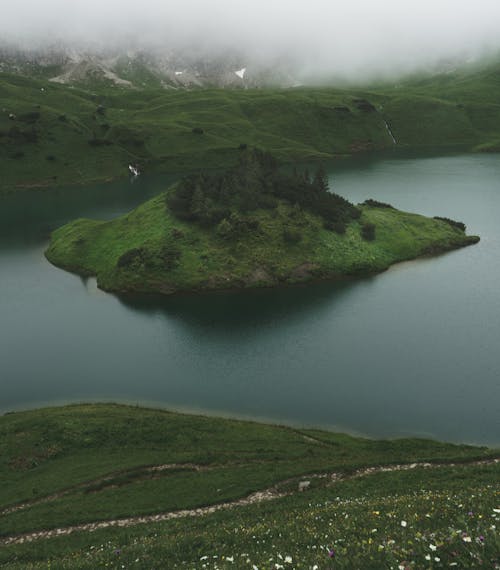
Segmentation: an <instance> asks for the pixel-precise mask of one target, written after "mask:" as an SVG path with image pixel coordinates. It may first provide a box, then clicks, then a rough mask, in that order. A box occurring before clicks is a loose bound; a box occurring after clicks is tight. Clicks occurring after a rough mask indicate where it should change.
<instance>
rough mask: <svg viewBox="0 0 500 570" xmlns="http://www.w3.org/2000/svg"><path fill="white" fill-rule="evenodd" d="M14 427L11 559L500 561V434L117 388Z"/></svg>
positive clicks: (5, 498) (5, 553)
mask: <svg viewBox="0 0 500 570" xmlns="http://www.w3.org/2000/svg"><path fill="white" fill-rule="evenodd" d="M0 435H1V437H0V450H1V453H0V475H1V478H2V482H3V485H2V486H1V488H0V512H1V514H2V516H1V522H0V546H1V548H0V566H2V567H6V568H10V569H12V570H21V569H22V570H27V569H32V570H34V569H42V568H43V569H46V568H57V569H68V570H79V569H80V570H83V569H89V570H90V569H92V570H94V569H95V568H116V569H121V568H133V569H144V570H146V569H147V570H149V569H151V568H169V569H170V568H172V569H174V568H200V569H202V568H205V569H207V568H208V569H212V570H215V569H219V570H227V569H229V568H230V569H233V570H234V569H238V570H239V569H249V570H252V568H259V569H272V570H276V569H284V568H286V569H293V568H307V569H310V568H321V569H330V568H343V569H352V568H367V569H374V570H375V569H377V570H378V569H380V568H390V567H393V568H398V566H401V565H403V566H404V567H405V568H406V567H408V568H444V567H446V568H448V567H450V566H452V567H453V566H455V565H456V566H457V567H459V568H475V567H478V566H484V567H485V568H486V567H488V568H495V567H496V565H498V562H499V558H498V555H499V552H500V542H499V536H498V531H497V530H496V528H498V524H499V519H500V512H499V510H498V509H499V506H500V505H499V504H498V475H499V468H500V464H499V462H498V460H499V458H500V455H499V452H498V450H496V451H495V450H493V449H488V448H485V447H475V446H469V445H453V444H447V443H439V442H435V441H431V440H422V439H398V440H380V441H376V440H368V439H363V438H359V437H352V436H349V435H343V434H339V433H333V432H328V431H320V430H314V429H301V428H293V427H285V426H277V425H266V424H259V423H254V422H249V421H235V420H229V419H220V418H210V417H203V416H191V415H184V414H176V413H172V412H167V411H162V410H152V409H143V408H139V407H131V406H120V405H113V404H87V405H75V406H67V407H62V408H47V409H42V410H32V411H27V412H16V413H9V414H6V415H4V416H1V417H0ZM438 560H439V561H438Z"/></svg>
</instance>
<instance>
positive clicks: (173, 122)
mask: <svg viewBox="0 0 500 570" xmlns="http://www.w3.org/2000/svg"><path fill="white" fill-rule="evenodd" d="M499 93H500V73H499V71H498V65H497V64H495V65H491V66H490V67H487V68H485V69H481V70H477V71H474V72H470V71H469V72H467V73H459V72H457V73H454V74H447V75H443V76H436V77H432V78H427V79H420V80H418V81H416V80H414V81H411V82H406V83H401V84H398V85H391V86H382V87H380V86H379V87H374V88H373V89H351V90H348V89H332V88H300V89H288V90H277V89H274V90H273V89H262V90H216V89H213V90H201V89H200V90H192V91H188V90H180V91H175V90H170V91H165V90H162V89H155V88H147V89H144V90H134V89H127V88H120V87H115V88H113V89H111V88H106V87H103V86H98V85H96V86H95V87H94V88H92V89H88V90H84V89H78V88H74V87H70V86H64V85H58V84H54V83H50V82H48V81H44V80H43V79H32V78H28V77H22V76H17V75H9V74H5V73H2V74H0V170H1V172H2V178H1V180H0V191H7V190H16V189H18V190H19V189H23V188H29V187H40V186H42V187H43V186H49V185H57V184H79V183H86V182H90V181H92V180H106V179H109V178H115V177H120V176H126V175H127V165H128V164H129V163H130V162H134V163H139V164H140V165H141V166H142V167H143V168H144V169H146V170H148V169H149V170H154V169H161V170H164V171H169V172H185V171H188V170H193V169H197V168H204V167H207V166H211V167H213V166H216V167H223V166H226V165H227V164H229V163H231V162H232V161H234V158H235V155H236V154H237V152H238V150H237V149H238V147H239V146H240V145H241V144H247V145H249V146H250V145H252V146H259V147H261V148H264V149H267V150H269V151H271V152H273V154H275V155H276V156H277V157H279V158H281V159H283V160H285V161H288V162H292V161H296V160H301V161H305V160H310V159H327V158H332V157H336V156H340V155H345V154H350V153H353V152H360V151H366V150H376V149H385V148H392V147H394V146H398V147H411V148H415V147H419V146H429V147H436V148H439V147H449V146H450V145H459V146H461V147H462V148H464V149H468V150H474V149H479V150H480V149H483V150H487V149H489V150H495V149H498V148H499V147H500V95H499ZM389 129H390V130H389ZM391 133H392V134H391ZM393 136H394V138H395V141H396V143H395V142H394V140H393Z"/></svg>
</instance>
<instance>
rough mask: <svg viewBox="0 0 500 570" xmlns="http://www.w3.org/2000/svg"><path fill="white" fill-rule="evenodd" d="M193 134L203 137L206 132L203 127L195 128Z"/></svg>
mask: <svg viewBox="0 0 500 570" xmlns="http://www.w3.org/2000/svg"><path fill="white" fill-rule="evenodd" d="M191 132H192V133H193V134H195V135H202V134H203V133H204V132H205V131H204V130H203V129H202V128H201V127H194V129H193V130H192V131H191Z"/></svg>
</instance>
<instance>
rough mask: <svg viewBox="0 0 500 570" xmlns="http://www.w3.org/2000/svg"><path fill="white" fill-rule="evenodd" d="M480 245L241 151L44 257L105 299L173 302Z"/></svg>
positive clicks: (79, 232) (446, 227)
mask: <svg viewBox="0 0 500 570" xmlns="http://www.w3.org/2000/svg"><path fill="white" fill-rule="evenodd" d="M478 241H479V237H477V236H468V235H466V233H465V225H464V224H463V223H461V222H455V221H453V220H450V219H448V218H444V217H439V218H438V217H436V218H428V217H424V216H421V215H417V214H413V213H407V212H402V211H399V210H397V209H395V208H393V207H392V206H391V205H389V204H385V203H382V202H378V201H376V200H367V201H365V202H364V203H363V204H360V205H357V206H355V205H353V204H351V203H350V202H349V201H347V200H346V199H344V198H342V197H341V196H339V195H337V194H335V193H334V192H332V191H331V190H330V189H329V186H328V179H327V176H326V173H325V171H324V169H323V168H322V167H321V166H320V167H319V168H317V169H316V170H315V172H314V173H313V174H312V175H311V174H310V173H309V172H308V171H307V170H303V171H297V169H293V170H291V169H283V168H280V167H279V165H278V163H277V161H276V160H275V158H274V157H273V156H272V155H270V154H269V153H267V152H264V151H261V150H259V149H254V148H246V147H244V148H241V149H240V154H239V160H238V163H237V164H236V166H234V167H232V168H230V169H229V170H226V171H224V172H217V173H207V172H201V173H198V174H192V175H190V176H187V177H185V178H184V179H182V180H181V181H180V182H178V183H177V184H175V185H174V186H172V187H171V188H170V189H168V190H167V191H166V192H165V193H162V194H160V195H158V196H156V197H155V198H153V199H151V200H149V201H147V202H145V203H144V204H142V205H141V206H139V207H138V208H136V209H135V210H133V211H132V212H130V213H128V214H126V215H124V216H122V217H120V218H117V219H114V220H112V221H93V220H88V219H78V220H75V221H73V222H71V223H69V224H66V225H65V226H63V227H61V228H59V229H57V230H56V231H54V232H53V233H52V236H51V241H50V244H49V248H48V249H47V251H46V257H47V259H48V260H49V261H50V262H51V263H53V264H54V265H56V266H58V267H61V268H63V269H66V270H69V271H72V272H75V273H78V274H80V275H82V276H87V277H90V276H95V277H96V278H97V284H98V286H99V287H100V288H101V289H104V290H107V291H113V292H117V293H132V292H137V293H162V294H172V293H176V292H181V291H206V290H220V289H235V288H249V287H271V286H277V285H280V284H292V283H298V282H304V281H309V280H320V279H338V278H343V277H351V276H363V275H369V274H375V273H378V272H381V271H384V270H386V269H387V268H388V267H389V266H391V265H392V264H394V263H397V262H400V261H405V260H411V259H415V258H417V257H420V256H424V255H431V254H437V253H442V252H446V251H449V250H453V249H456V248H460V247H463V246H467V245H471V244H475V243H477V242H478Z"/></svg>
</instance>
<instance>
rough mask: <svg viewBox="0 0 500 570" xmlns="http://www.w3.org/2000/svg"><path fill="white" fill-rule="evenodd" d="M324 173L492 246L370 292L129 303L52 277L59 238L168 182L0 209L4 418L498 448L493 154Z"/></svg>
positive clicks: (390, 277)
mask: <svg viewBox="0 0 500 570" xmlns="http://www.w3.org/2000/svg"><path fill="white" fill-rule="evenodd" d="M330 174H331V186H332V188H333V189H334V190H335V191H336V192H338V193H340V194H342V195H344V196H346V197H347V198H349V199H350V200H352V201H355V202H359V201H362V200H364V199H365V198H368V197H373V198H376V199H378V200H382V201H385V202H390V203H392V204H393V205H395V206H396V207H398V208H401V209H405V210H409V211H415V212H420V213H423V214H427V215H444V216H448V217H451V218H454V219H458V220H462V221H464V222H465V223H466V224H467V227H468V231H469V232H471V233H476V234H479V235H480V236H481V242H480V244H479V245H477V246H474V247H469V248H466V249H463V250H459V251H456V252H453V253H450V254H447V255H444V256H440V257H437V258H433V259H426V260H419V261H416V262H411V263H405V264H401V265H398V266H396V267H394V268H392V269H391V270H389V271H387V272H386V273H384V274H381V275H378V276H376V277H373V278H369V279H363V280H360V281H353V282H344V283H322V284H319V285H310V286H300V287H294V288H286V289H279V290H261V291H252V292H240V293H217V294H208V295H202V296H193V295H185V296H177V297H173V298H166V299H156V298H148V299H134V300H133V301H130V300H127V301H126V302H125V301H123V300H120V299H118V298H117V297H115V296H113V295H110V294H106V293H103V292H101V291H99V290H97V288H96V286H95V282H94V280H88V281H85V280H82V279H80V278H79V277H78V276H75V275H71V274H69V273H66V272H64V271H61V270H59V269H56V268H54V267H52V266H51V265H50V264H49V263H48V262H47V261H46V260H45V258H44V256H43V251H44V249H45V248H46V245H47V236H48V232H49V231H50V230H51V229H53V228H55V227H57V226H58V225H61V224H62V223H64V222H66V221H68V220H71V219H73V218H75V217H81V216H88V217H95V218H99V219H108V218H110V217H112V216H116V215H119V214H121V213H123V212H125V211H127V210H130V209H131V208H132V207H134V205H136V204H138V203H139V202H141V201H143V200H144V199H145V198H147V197H149V196H151V195H154V194H155V193H158V192H160V191H161V190H162V189H164V188H165V187H166V185H167V184H168V182H169V181H168V179H166V178H165V177H163V178H143V179H141V180H138V181H137V182H136V183H134V184H130V182H129V181H124V182H120V183H116V184H115V183H114V184H108V185H102V186H92V187H86V188H78V189H67V190H49V191H44V192H30V193H26V194H22V195H17V196H16V195H11V196H4V197H0V272H1V278H0V411H7V410H13V409H22V408H28V407H36V406H41V405H46V404H54V403H64V402H81V401H94V400H112V401H119V402H133V403H139V404H148V405H154V406H158V407H168V408H171V409H176V410H187V411H204V412H208V413H213V414H221V415H228V416H233V417H251V418H261V419H268V420H272V421H275V422H283V423H292V424H296V425H307V426H322V427H329V428H334V429H338V430H343V431H349V432H352V433H360V434H365V435H369V436H407V435H417V436H424V437H434V438H439V439H443V440H449V441H458V442H472V443H483V444H491V445H495V444H497V445H498V444H500V156H493V155H492V156H487V155H485V156H482V155H481V156H468V155H465V156H446V157H440V158H396V157H392V158H385V159H383V158H379V159H364V160H362V161H359V160H358V161H356V162H355V161H350V162H345V163H342V164H338V165H336V166H332V167H331V172H330Z"/></svg>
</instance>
